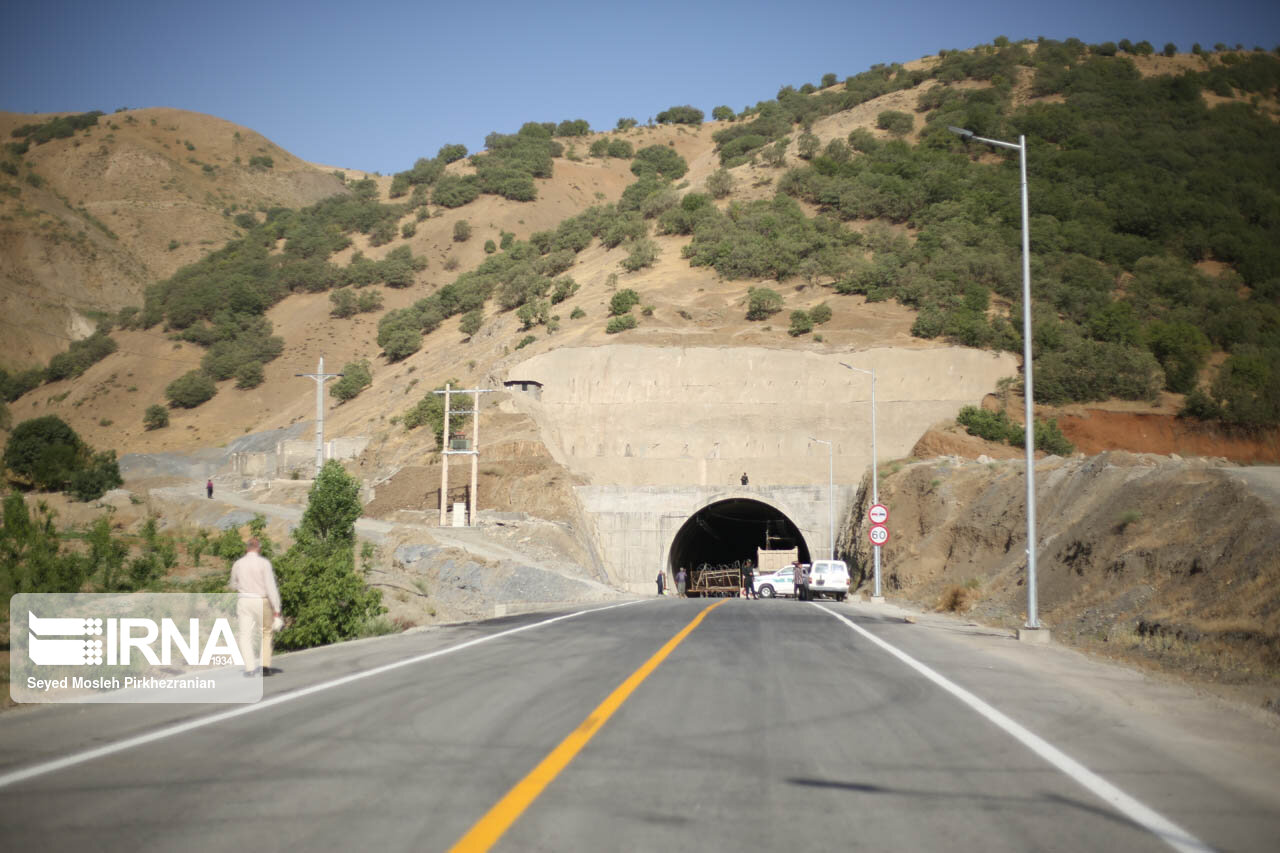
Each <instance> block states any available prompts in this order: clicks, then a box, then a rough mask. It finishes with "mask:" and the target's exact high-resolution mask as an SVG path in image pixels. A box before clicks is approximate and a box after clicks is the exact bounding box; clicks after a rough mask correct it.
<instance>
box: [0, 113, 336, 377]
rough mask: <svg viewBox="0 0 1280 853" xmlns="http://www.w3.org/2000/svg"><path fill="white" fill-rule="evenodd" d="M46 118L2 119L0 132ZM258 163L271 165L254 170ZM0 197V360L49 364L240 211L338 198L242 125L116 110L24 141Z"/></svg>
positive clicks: (331, 185) (227, 232)
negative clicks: (61, 134)
mask: <svg viewBox="0 0 1280 853" xmlns="http://www.w3.org/2000/svg"><path fill="white" fill-rule="evenodd" d="M53 117H54V116H53V115H52V114H51V115H25V114H24V115H20V114H16V113H0V137H3V138H4V139H5V140H9V139H11V138H12V137H11V133H12V131H13V130H14V129H15V128H18V127H19V126H21V125H25V124H39V123H41V122H44V121H47V120H49V119H50V118H53ZM254 157H267V158H270V160H271V166H270V168H267V167H265V166H263V165H258V166H252V167H251V166H250V165H249V164H250V160H251V158H254ZM23 160H24V164H23V167H22V172H21V174H20V175H18V176H14V178H13V180H11V181H8V182H7V186H8V188H9V189H8V191H7V192H6V193H5V194H0V312H3V316H4V319H5V320H6V322H7V323H9V324H10V325H6V327H5V334H4V335H3V340H4V343H3V345H0V364H4V365H7V366H27V365H29V364H31V363H32V362H46V361H48V359H49V357H50V356H51V355H53V354H54V353H57V352H59V351H61V350H64V349H66V346H67V340H66V339H67V338H73V339H75V338H80V337H83V336H85V335H86V334H88V333H89V332H90V331H92V329H93V322H92V319H91V318H92V316H93V314H94V312H103V311H115V310H118V309H120V308H122V307H124V306H125V305H136V304H139V303H140V302H141V300H142V291H143V288H144V287H145V286H146V285H148V284H150V283H151V282H153V281H156V280H158V279H162V278H165V277H167V276H169V275H171V274H172V273H173V272H174V271H175V270H177V269H178V268H179V267H181V266H182V265H184V264H188V263H191V262H192V261H194V260H197V259H198V258H200V257H201V256H202V255H203V254H205V253H206V252H209V251H211V250H212V249H215V248H217V247H219V246H221V245H223V244H224V243H225V242H226V241H227V240H228V239H230V238H232V237H234V236H236V234H237V233H238V229H237V228H236V226H235V224H234V222H233V221H232V218H233V216H234V214H235V213H237V212H245V211H256V210H258V209H260V208H267V207H274V206H284V207H299V206H302V205H307V204H312V203H314V202H316V201H319V200H320V199H321V198H324V197H326V196H330V195H333V194H334V193H336V192H342V191H343V188H342V184H341V182H340V181H339V180H338V179H337V178H335V177H334V176H333V175H331V174H329V173H328V172H326V171H323V170H321V169H319V168H317V167H315V166H312V165H311V164H309V163H306V162H304V161H302V160H299V159H298V158H297V157H294V156H293V155H292V154H290V153H289V152H287V151H285V150H284V149H282V148H280V147H279V146H278V145H276V144H274V143H273V142H271V141H270V140H268V139H266V138H265V137H263V136H261V135H260V134H258V133H255V132H254V131H252V130H249V129H248V128H244V127H239V126H237V125H234V124H232V123H231V122H228V121H224V120H222V119H219V118H215V117H213V116H207V115H201V114H199V113H192V112H187V111H185V110H176V109H168V108H154V109H138V110H125V111H123V112H118V113H114V114H112V115H107V116H103V117H102V118H101V119H99V122H98V124H97V126H94V127H89V128H85V129H83V130H80V131H78V132H76V133H75V135H74V136H72V137H70V138H66V139H53V140H50V141H48V142H46V143H44V144H42V145H34V144H33V145H31V147H30V150H29V151H28V152H27V154H26V155H25V157H24V158H23Z"/></svg>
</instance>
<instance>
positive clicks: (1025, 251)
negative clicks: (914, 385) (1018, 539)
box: [947, 127, 1040, 630]
mask: <svg viewBox="0 0 1280 853" xmlns="http://www.w3.org/2000/svg"><path fill="white" fill-rule="evenodd" d="M947 130H949V131H951V132H952V133H955V134H959V135H960V137H961V138H962V139H964V141H965V142H968V141H969V140H970V139H972V140H974V141H976V142H983V143H986V144H987V145H994V146H996V147H998V148H1011V149H1014V150H1016V151H1017V152H1018V168H1019V172H1020V178H1021V195H1022V371H1023V372H1022V378H1023V389H1022V396H1023V402H1024V406H1025V408H1024V418H1025V422H1026V423H1025V426H1024V429H1025V433H1024V436H1025V438H1024V441H1023V445H1024V446H1025V447H1026V451H1027V624H1026V625H1025V626H1024V627H1026V628H1028V629H1031V630H1039V628H1040V619H1039V616H1038V613H1037V603H1036V449H1035V448H1036V428H1035V413H1034V411H1033V406H1034V399H1035V393H1034V388H1033V385H1032V382H1031V228H1030V221H1029V219H1030V217H1029V215H1028V204H1027V138H1026V137H1025V136H1022V135H1019V136H1018V144H1017V145H1015V144H1013V143H1012V142H1002V141H1000V140H999V139H987V138H985V137H982V136H977V135H975V134H974V132H973V131H972V130H965V129H964V128H962V127H948V128H947Z"/></svg>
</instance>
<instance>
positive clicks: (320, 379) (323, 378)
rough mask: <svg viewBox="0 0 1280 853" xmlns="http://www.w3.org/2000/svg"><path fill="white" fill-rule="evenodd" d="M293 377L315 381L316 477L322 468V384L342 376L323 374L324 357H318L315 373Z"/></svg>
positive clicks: (338, 374) (299, 374) (297, 374)
mask: <svg viewBox="0 0 1280 853" xmlns="http://www.w3.org/2000/svg"><path fill="white" fill-rule="evenodd" d="M293 375H294V376H305V377H306V378H308V379H314V380H315V381H316V476H317V477H319V476H320V469H321V468H323V467H324V383H326V382H328V381H329V380H330V379H336V378H337V377H339V376H342V375H343V374H341V373H325V372H324V356H320V364H319V366H318V367H316V372H315V373H295V374H293Z"/></svg>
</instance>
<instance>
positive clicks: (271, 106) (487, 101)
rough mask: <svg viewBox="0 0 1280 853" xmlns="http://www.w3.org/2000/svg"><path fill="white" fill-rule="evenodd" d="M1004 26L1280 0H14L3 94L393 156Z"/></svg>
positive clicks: (396, 163)
mask: <svg viewBox="0 0 1280 853" xmlns="http://www.w3.org/2000/svg"><path fill="white" fill-rule="evenodd" d="M998 35H1007V36H1009V37H1010V38H1012V39H1019V38H1035V37H1037V36H1042V35H1043V36H1046V37H1048V38H1057V39H1064V38H1068V37H1070V36H1075V37H1077V38H1080V39H1083V40H1084V41H1086V42H1090V43H1095V42H1101V41H1118V40H1120V39H1122V38H1129V39H1132V40H1133V41H1135V42H1136V41H1140V40H1142V39H1146V40H1148V41H1150V42H1151V43H1152V44H1154V45H1155V46H1156V48H1157V49H1159V48H1160V47H1162V46H1163V45H1164V44H1165V42H1169V41H1172V42H1174V43H1175V44H1177V45H1178V47H1179V49H1180V50H1184V51H1185V50H1189V49H1190V47H1191V44H1192V43H1193V42H1197V41H1198V42H1200V43H1201V44H1203V45H1204V46H1205V47H1209V46H1211V45H1213V44H1214V43H1216V42H1223V43H1226V44H1229V45H1234V44H1236V43H1237V42H1239V43H1243V44H1244V45H1245V47H1246V48H1251V47H1253V46H1254V45H1255V44H1258V45H1261V46H1262V47H1264V48H1266V49H1268V50H1270V49H1272V48H1274V47H1275V46H1276V45H1277V44H1280V3H1276V2H1274V0H1272V2H1238V0H1222V1H1221V2H1216V3H1204V2H1191V1H1190V0H1118V2H1117V0H1106V1H1105V2H1103V0H1076V2H1072V3H1065V2H1059V3H1053V4H1041V3H1036V2H1027V0H1019V2H1012V0H988V1H987V2H979V3H958V2H939V0H878V2H860V0H842V2H841V1H838V2H829V0H810V2H806V3H782V2H760V1H759V0H737V2H727V0H714V2H699V0H685V2H669V0H657V2H640V3H635V2H632V3H616V2H612V0H595V2H557V1H556V0H549V2H541V3H535V2H527V1H526V2H523V3H512V2H507V0H491V2H488V3H452V4H441V3H433V2H416V3H415V2H403V0H368V2H364V3H336V2H331V0H311V2H299V0H275V2H244V0H222V2H218V3H192V2H189V0H166V2H157V0H130V2H123V3H122V2H112V0H97V2H85V0H39V1H38V2H30V3H24V4H21V5H19V4H14V5H13V6H10V7H9V8H8V9H6V12H5V26H4V28H3V29H2V30H0V81H3V82H2V83H0V110H6V111H11V112H55V111H67V112H73V111H74V112H80V111H85V110H92V109H101V110H104V111H106V112H111V111H112V110H114V109H116V108H117V107H122V106H128V107H135V108H136V107H150V106H168V107H179V108H182V109H188V110H194V111H197V112H202V113H209V114H211V115H215V116H219V117H221V118H225V119H228V120H230V121H233V122H236V123H237V124H241V125H244V126H247V127H249V128H252V129H253V130H256V131H258V132H260V133H262V134H264V135H265V136H267V137H268V138H270V139H271V140H273V141H274V142H276V143H278V144H279V145H281V146H283V147H284V148H286V149H288V150H289V151H292V152H293V153H294V154H297V155H298V156H300V157H303V158H305V159H308V160H312V161H314V162H317V163H324V164H327V165H332V166H342V167H347V168H363V169H370V170H377V171H381V172H384V173H389V172H394V171H399V170H401V169H406V168H408V167H410V166H411V165H412V164H413V161H414V160H415V159H416V158H418V157H420V156H431V155H433V154H435V152H436V150H437V149H438V148H439V147H440V146H441V145H443V144H445V143H446V142H461V143H463V144H465V145H466V146H467V148H468V149H469V150H471V151H475V150H478V149H479V148H480V147H481V145H482V142H483V139H484V136H485V134H487V133H489V132H490V131H493V130H497V131H502V132H512V131H515V130H516V129H518V128H519V126H520V125H521V124H522V123H524V122H525V121H560V120H563V119H566V118H585V119H587V120H588V121H589V122H590V123H591V126H592V128H593V129H596V130H607V129H611V128H612V127H613V126H614V123H615V122H616V121H617V119H618V118H619V117H621V116H634V117H635V118H637V119H639V120H640V121H641V122H644V121H646V120H647V119H648V118H649V117H650V116H653V115H656V114H657V113H658V112H659V111H661V110H662V109H665V108H666V107H669V106H672V105H676V104H686V103H688V104H693V105H694V106H696V107H699V108H700V109H702V110H704V111H706V112H707V113H708V114H710V112H711V108H712V107H714V106H716V105H718V104H727V105H729V106H731V107H733V108H734V109H735V110H740V109H742V108H743V107H744V106H747V105H748V104H754V103H756V102H757V101H759V100H764V99H768V98H772V97H774V96H775V95H776V93H777V91H778V88H779V87H780V86H783V85H786V84H791V85H796V86H799V85H801V84H803V83H806V82H811V83H817V82H818V81H819V80H820V78H821V77H822V75H823V74H824V73H827V72H834V73H835V74H836V75H838V76H839V77H840V78H841V79H843V78H844V77H846V76H848V75H850V74H855V73H857V72H860V71H865V70H866V69H867V68H868V67H870V66H871V65H872V64H874V63H877V62H906V61H910V60H912V59H918V58H919V57H921V56H924V55H927V54H932V53H936V52H937V51H938V50H939V49H941V48H965V47H972V46H973V45H975V44H979V43H984V42H990V41H991V40H992V39H993V38H995V37H996V36H998Z"/></svg>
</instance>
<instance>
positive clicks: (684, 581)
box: [676, 566, 689, 598]
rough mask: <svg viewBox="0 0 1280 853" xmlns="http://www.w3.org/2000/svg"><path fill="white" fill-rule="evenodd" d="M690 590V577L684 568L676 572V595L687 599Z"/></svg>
mask: <svg viewBox="0 0 1280 853" xmlns="http://www.w3.org/2000/svg"><path fill="white" fill-rule="evenodd" d="M688 588H689V576H688V575H687V574H685V571H684V566H681V567H680V568H679V569H677V570H676V594H677V595H679V596H680V597H681V598H687V597H688V596H687V595H685V591H686V590H687V589H688Z"/></svg>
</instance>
